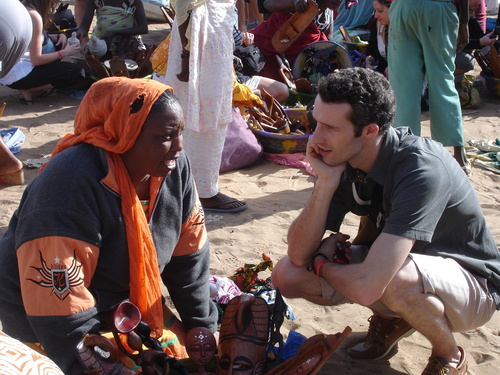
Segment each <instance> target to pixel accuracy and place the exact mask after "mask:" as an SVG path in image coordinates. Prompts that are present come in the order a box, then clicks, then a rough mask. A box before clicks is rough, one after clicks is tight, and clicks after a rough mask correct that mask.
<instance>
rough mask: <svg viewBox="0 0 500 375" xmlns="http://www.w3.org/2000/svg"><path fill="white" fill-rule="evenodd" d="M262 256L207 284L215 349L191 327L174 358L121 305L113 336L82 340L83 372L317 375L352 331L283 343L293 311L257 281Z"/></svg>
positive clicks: (129, 307) (208, 335)
mask: <svg viewBox="0 0 500 375" xmlns="http://www.w3.org/2000/svg"><path fill="white" fill-rule="evenodd" d="M262 258H263V260H262V261H261V262H260V263H259V264H245V265H244V266H242V267H240V268H238V269H237V270H236V272H235V274H234V275H232V276H231V277H223V278H216V277H212V278H211V281H210V282H211V286H213V288H211V289H212V292H213V293H212V294H213V298H214V300H215V301H216V303H218V305H219V306H220V308H221V316H222V317H221V319H220V335H219V343H218V344H217V341H216V339H215V337H214V335H213V333H212V332H210V331H209V330H208V329H206V328H203V327H199V328H193V329H191V330H190V331H188V332H187V335H186V342H185V346H186V352H187V354H188V356H189V358H188V359H181V360H177V359H175V358H174V357H172V356H169V355H167V354H166V353H165V352H164V351H163V350H162V348H161V345H160V343H159V341H158V340H157V339H155V338H153V337H152V336H151V329H150V328H149V326H148V325H147V324H146V323H145V322H144V321H142V320H141V314H140V312H139V309H138V308H137V307H136V306H135V305H134V304H132V303H131V302H129V301H125V302H122V303H121V304H120V305H118V306H117V307H116V308H115V310H114V312H113V319H112V327H111V330H112V334H113V337H111V338H107V337H105V336H102V335H87V336H85V338H84V340H83V341H82V342H81V343H80V345H79V347H78V350H79V355H80V360H81V363H82V364H83V365H84V366H86V367H87V369H88V370H87V371H86V372H85V373H89V374H106V373H108V372H102V371H101V370H100V369H102V368H105V367H106V365H111V364H112V366H114V367H113V371H114V372H113V373H120V374H129V373H130V375H132V374H136V373H138V372H137V371H139V373H142V374H144V375H153V374H155V375H156V374H162V375H163V374H165V375H168V374H171V375H177V374H179V375H188V374H199V375H202V374H203V375H210V374H214V375H215V374H217V375H226V374H233V373H236V371H237V373H242V374H243V373H244V374H253V375H289V374H303V375H307V374H310V375H312V374H316V373H317V372H318V371H319V370H320V369H321V368H322V367H323V366H324V364H325V363H326V362H327V360H328V359H329V358H330V357H331V356H332V354H333V353H334V351H335V350H336V349H337V347H338V346H339V345H340V343H341V342H342V341H343V340H344V338H345V337H346V336H347V335H348V334H349V333H350V332H351V328H349V327H346V328H345V329H344V331H343V332H339V333H336V334H330V335H325V334H318V335H314V336H312V337H310V338H307V339H306V338H305V337H304V336H302V335H300V334H298V333H296V332H295V331H293V330H292V331H290V333H289V336H288V339H287V340H286V342H285V343H284V342H283V336H282V334H281V333H280V327H281V325H282V324H283V321H284V318H285V317H288V318H290V314H292V315H293V313H291V310H290V309H289V307H288V306H287V305H286V303H285V301H284V299H283V297H282V296H281V294H280V293H279V291H277V290H275V289H274V288H273V287H272V285H271V283H270V281H269V280H263V279H259V277H258V273H259V272H260V271H264V270H266V269H269V270H272V268H273V262H272V260H271V259H270V258H269V256H267V255H266V254H262ZM113 339H114V341H115V342H116V346H115V345H114V344H113V342H112V341H111V340H113ZM123 355H125V356H126V357H127V358H128V359H129V360H131V361H132V362H133V364H135V365H136V366H135V367H136V368H135V369H129V368H130V366H127V367H126V366H125V365H124V364H123V363H122V362H118V364H116V360H117V358H121V357H123ZM117 366H118V367H119V368H118V367H117ZM132 367H133V366H132ZM128 371H129V372H128Z"/></svg>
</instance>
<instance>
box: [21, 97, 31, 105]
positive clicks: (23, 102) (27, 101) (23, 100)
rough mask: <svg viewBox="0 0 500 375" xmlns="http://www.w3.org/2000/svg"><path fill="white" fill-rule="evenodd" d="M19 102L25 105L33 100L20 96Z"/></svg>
mask: <svg viewBox="0 0 500 375" xmlns="http://www.w3.org/2000/svg"><path fill="white" fill-rule="evenodd" d="M19 103H21V104H26V105H33V100H26V99H24V98H20V99H19Z"/></svg>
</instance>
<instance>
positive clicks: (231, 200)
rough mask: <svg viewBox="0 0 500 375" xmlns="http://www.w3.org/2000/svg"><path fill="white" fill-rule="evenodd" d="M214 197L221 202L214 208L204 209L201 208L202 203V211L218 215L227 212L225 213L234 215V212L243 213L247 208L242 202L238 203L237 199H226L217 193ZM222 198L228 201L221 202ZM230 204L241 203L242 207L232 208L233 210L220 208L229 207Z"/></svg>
mask: <svg viewBox="0 0 500 375" xmlns="http://www.w3.org/2000/svg"><path fill="white" fill-rule="evenodd" d="M216 196H219V197H220V199H221V202H220V203H219V204H218V205H216V206H214V207H205V206H203V203H202V204H201V205H202V206H203V210H204V211H206V212H218V213H224V212H227V213H236V212H241V211H245V210H246V209H247V208H248V206H247V204H246V203H245V202H242V201H239V200H237V199H234V198H231V197H228V196H227V195H225V194H222V193H217V195H216ZM224 198H225V199H228V200H227V201H226V202H224V201H223V200H224ZM232 203H243V205H241V206H239V207H234V208H221V207H222V206H226V205H231V204H232Z"/></svg>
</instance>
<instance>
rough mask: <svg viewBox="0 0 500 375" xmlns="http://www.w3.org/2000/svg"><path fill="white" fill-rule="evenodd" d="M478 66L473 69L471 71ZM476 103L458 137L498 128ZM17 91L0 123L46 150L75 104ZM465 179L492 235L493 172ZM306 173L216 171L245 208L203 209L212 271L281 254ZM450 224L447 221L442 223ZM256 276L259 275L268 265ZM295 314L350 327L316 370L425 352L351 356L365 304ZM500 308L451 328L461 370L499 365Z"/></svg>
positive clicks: (2, 197) (402, 367) (485, 372)
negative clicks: (482, 319) (464, 360)
mask: <svg viewBox="0 0 500 375" xmlns="http://www.w3.org/2000/svg"><path fill="white" fill-rule="evenodd" d="M150 29H151V31H150V34H149V35H148V36H147V37H146V38H145V41H146V43H158V42H159V41H161V40H162V38H163V37H165V35H166V32H167V26H166V24H161V23H160V24H152V25H151V28H150ZM477 73H478V72H477V71H476V74H477ZM479 90H480V94H481V99H482V105H481V107H480V108H479V109H475V110H464V111H463V122H464V131H465V139H466V140H469V139H482V138H486V139H495V138H497V137H499V136H500V100H499V99H496V98H494V97H493V96H491V95H490V93H489V92H488V91H487V90H486V88H484V87H480V88H479ZM19 98H20V95H19V93H18V92H16V91H14V90H10V89H8V88H6V87H0V102H2V101H5V102H6V103H7V107H6V109H5V112H4V115H3V117H2V118H1V119H0V129H4V128H9V127H12V126H17V127H19V128H20V129H21V130H22V131H23V132H24V134H25V135H26V137H27V140H26V143H25V144H24V146H23V148H22V150H21V152H20V153H19V154H18V157H19V159H20V160H21V161H23V162H26V161H27V160H29V159H39V158H43V157H47V156H49V155H50V153H51V151H52V149H53V147H54V145H55V144H56V142H57V141H58V140H59V139H60V138H61V137H62V136H63V135H64V134H66V133H68V132H71V131H72V124H73V118H74V115H75V112H76V109H77V106H78V104H79V101H78V100H74V99H72V98H70V97H69V96H66V95H64V94H59V96H58V97H45V98H40V99H37V100H35V103H34V105H33V106H26V105H24V104H20V103H19V102H18V99H19ZM422 120H423V126H424V135H429V121H428V114H423V115H422ZM37 172H38V170H37V169H36V168H34V169H28V168H25V176H26V182H27V183H29V182H30V181H32V180H33V179H34V178H35V176H36V174H37ZM473 172H474V174H473V177H472V178H471V182H472V184H473V185H474V188H475V189H476V191H477V194H478V196H479V200H480V202H481V205H482V208H483V210H484V214H485V216H486V220H487V222H488V225H489V226H490V229H491V231H492V232H493V235H494V238H495V240H496V242H497V244H498V243H500V184H499V183H500V174H495V173H493V172H490V171H488V170H485V169H482V168H477V167H475V168H474V169H473ZM312 187H313V179H312V177H311V176H310V175H308V174H307V173H306V172H305V171H304V170H301V169H294V168H289V167H284V166H280V165H277V164H274V163H272V162H269V161H265V160H259V161H258V162H257V163H256V164H254V165H252V166H250V167H247V168H245V169H241V170H238V171H232V172H227V173H224V174H222V175H221V176H220V189H221V191H223V192H224V193H226V194H229V195H232V196H236V197H239V198H241V199H244V200H246V202H247V203H248V205H249V208H248V210H247V211H245V212H243V213H239V214H226V215H209V216H208V217H207V221H208V224H207V227H208V231H209V237H210V241H211V249H212V265H211V269H212V274H214V275H218V276H229V275H232V274H233V273H234V271H235V270H236V269H237V268H238V267H239V266H242V265H243V264H244V263H258V262H259V261H260V260H261V253H262V252H266V253H267V254H269V255H270V256H271V258H272V260H273V261H275V262H276V261H278V260H279V259H280V258H281V257H283V256H284V255H285V254H286V249H287V243H286V233H287V229H288V227H289V225H290V223H291V221H292V220H293V219H294V218H295V217H296V216H297V215H298V214H299V212H300V210H301V208H302V207H303V206H304V204H305V203H306V201H307V199H308V198H309V196H310V194H311V191H312ZM24 188H25V186H5V185H0V235H2V234H3V233H4V232H5V231H6V228H7V225H8V222H9V219H10V217H11V215H12V213H13V212H14V210H15V209H16V207H17V205H18V203H19V200H20V198H21V195H22V193H23V191H24ZM357 224H358V220H357V218H355V217H353V216H352V217H351V216H349V217H348V219H347V220H346V223H345V225H344V226H343V228H342V231H343V232H345V233H348V234H351V235H354V234H355V232H356V227H357ZM450 225H452V223H450ZM259 276H261V277H267V276H269V272H268V271H266V272H263V273H261V274H260V275H259ZM288 302H289V304H290V305H291V306H292V308H293V311H294V313H295V315H296V317H297V319H296V320H295V321H285V323H284V325H283V327H282V330H281V331H282V333H283V334H284V335H285V336H286V335H287V333H288V331H289V330H290V329H294V330H296V331H298V332H300V333H302V334H303V335H305V336H307V337H309V336H312V335H314V334H316V333H336V332H339V331H342V330H343V329H344V328H345V327H346V326H350V327H351V328H352V330H353V333H351V334H350V335H349V336H348V337H347V339H346V340H345V341H344V342H343V343H342V345H341V347H340V348H339V349H337V351H336V352H335V353H334V355H333V356H332V358H331V359H330V360H329V361H328V362H327V364H326V365H325V366H324V368H323V369H322V370H321V372H320V374H384V375H397V374H411V375H418V374H420V373H421V372H422V370H423V368H424V367H425V364H426V362H427V359H428V357H429V354H430V345H429V342H428V341H427V340H426V339H425V338H424V337H423V336H422V335H420V334H418V333H415V334H413V335H412V336H411V337H409V338H406V339H404V340H402V341H401V342H400V345H399V351H398V352H397V353H396V354H395V355H394V356H392V357H391V358H389V359H384V360H378V361H354V360H352V359H350V358H349V357H348V356H347V354H346V346H347V345H349V343H351V342H353V341H355V340H356V339H358V338H359V337H362V336H363V335H364V334H365V331H366V329H367V327H368V322H367V318H368V317H369V316H370V312H369V310H368V309H366V308H363V307H360V306H357V305H344V306H340V307H321V306H315V305H312V304H310V303H308V302H306V301H304V300H289V301H288ZM499 336H500V314H498V313H497V314H495V315H494V316H493V318H492V320H491V321H490V322H489V323H487V324H486V325H485V326H483V327H480V328H478V329H476V330H473V331H468V332H463V333H458V334H456V338H457V341H458V344H459V345H461V346H463V347H464V348H465V349H466V351H467V352H468V354H469V372H468V373H469V374H474V375H497V374H499V373H500V337H499Z"/></svg>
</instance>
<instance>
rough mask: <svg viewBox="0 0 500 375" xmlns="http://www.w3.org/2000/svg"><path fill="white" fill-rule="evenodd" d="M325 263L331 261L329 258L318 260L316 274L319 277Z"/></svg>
mask: <svg viewBox="0 0 500 375" xmlns="http://www.w3.org/2000/svg"><path fill="white" fill-rule="evenodd" d="M325 263H331V262H330V261H329V260H328V259H323V260H320V261H319V262H318V264H316V268H315V269H314V274H315V275H316V276H317V277H318V279H319V276H320V275H319V273H320V272H321V267H323V265H324V264H325Z"/></svg>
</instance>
